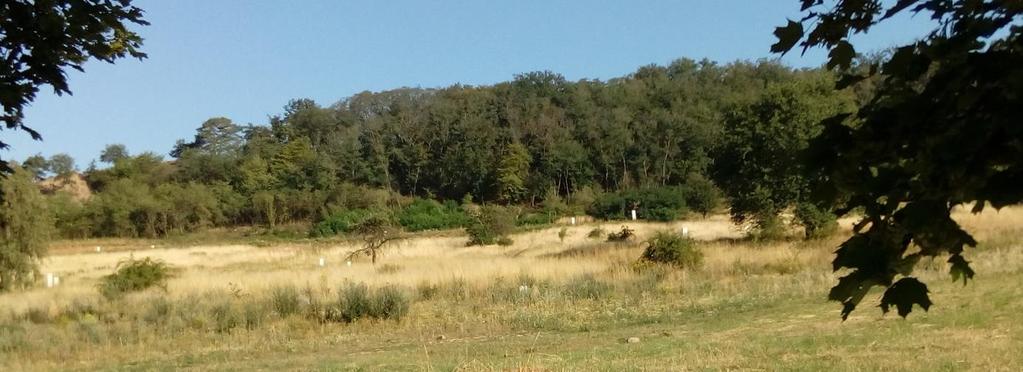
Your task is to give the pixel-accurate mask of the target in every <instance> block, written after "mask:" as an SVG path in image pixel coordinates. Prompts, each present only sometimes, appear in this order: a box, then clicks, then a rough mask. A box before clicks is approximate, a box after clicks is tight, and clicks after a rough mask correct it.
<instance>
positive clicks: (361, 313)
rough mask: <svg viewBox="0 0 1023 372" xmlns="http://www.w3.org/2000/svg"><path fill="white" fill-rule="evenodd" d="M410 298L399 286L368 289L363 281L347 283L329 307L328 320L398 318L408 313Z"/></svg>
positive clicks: (346, 321) (348, 321)
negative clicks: (331, 306) (336, 300)
mask: <svg viewBox="0 0 1023 372" xmlns="http://www.w3.org/2000/svg"><path fill="white" fill-rule="evenodd" d="M410 303H411V300H410V299H409V297H408V295H406V294H405V292H403V291H402V290H401V289H400V288H398V287H396V286H385V287H382V288H379V289H377V290H375V291H372V292H371V291H370V290H369V288H368V287H367V286H366V284H365V283H359V284H354V283H348V284H347V285H345V287H344V288H343V289H342V290H341V291H340V292H339V297H338V302H337V304H335V306H334V307H333V308H332V309H330V310H329V311H328V312H327V314H326V318H327V320H329V321H334V322H345V323H351V322H354V321H356V320H359V319H363V318H376V319H392V320H399V319H401V318H403V317H404V316H405V315H406V314H408V310H409V307H410Z"/></svg>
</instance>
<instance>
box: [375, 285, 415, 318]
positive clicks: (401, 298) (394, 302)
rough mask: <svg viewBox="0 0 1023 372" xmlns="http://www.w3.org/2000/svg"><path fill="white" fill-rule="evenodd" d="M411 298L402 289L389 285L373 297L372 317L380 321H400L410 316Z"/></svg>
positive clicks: (377, 291) (376, 292) (380, 289)
mask: <svg viewBox="0 0 1023 372" xmlns="http://www.w3.org/2000/svg"><path fill="white" fill-rule="evenodd" d="M409 303H410V301H409V298H408V295H406V294H405V292H403V291H402V290H401V289H400V288H398V287H396V286H393V285H388V286H384V287H381V288H379V289H377V290H376V291H375V293H374V296H373V308H372V311H371V312H370V316H372V317H374V318H378V319H390V320H399V319H401V318H404V317H405V315H406V314H408V309H409Z"/></svg>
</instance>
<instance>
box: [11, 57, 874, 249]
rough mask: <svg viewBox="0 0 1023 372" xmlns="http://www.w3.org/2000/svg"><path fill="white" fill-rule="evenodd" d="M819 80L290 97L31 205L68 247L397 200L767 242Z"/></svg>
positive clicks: (795, 173) (690, 65)
mask: <svg viewBox="0 0 1023 372" xmlns="http://www.w3.org/2000/svg"><path fill="white" fill-rule="evenodd" d="M834 83H835V76H834V74H833V73H831V72H828V71H826V70H823V69H793V68H790V67H787V66H784V65H782V64H780V63H777V62H773V61H766V60H764V61H758V62H745V61H740V62H734V63H729V64H726V65H719V64H717V63H714V62H711V61H707V60H704V61H693V60H689V59H679V60H676V61H674V62H672V63H670V64H668V65H666V66H659V65H648V66H643V67H641V68H639V69H637V70H636V71H635V72H634V73H631V74H629V75H627V76H624V77H620V78H614V79H610V80H608V81H599V80H588V79H583V80H579V81H575V82H572V81H568V80H566V79H565V78H564V77H563V76H561V75H559V74H556V73H553V72H548V71H545V72H531V73H525V74H521V75H517V76H515V78H514V79H513V80H511V81H507V82H501V83H498V84H494V85H486V86H468V85H460V84H456V85H452V86H449V87H444V88H438V89H423V88H401V89H394V90H389V91H384V92H378V93H371V92H363V93H359V94H356V95H354V96H351V97H348V98H345V99H342V100H340V101H338V102H336V103H334V104H333V105H329V106H323V105H320V104H318V103H316V102H314V101H312V100H308V99H297V100H293V101H291V102H289V103H288V104H287V105H286V106H285V107H284V110H283V112H282V113H280V114H277V115H273V116H271V117H270V119H269V123H268V125H253V124H247V125H242V124H238V123H235V122H233V121H232V120H230V119H228V118H222V117H218V118H211V119H209V120H207V121H205V122H204V123H202V124H201V125H200V126H199V127H198V128H197V130H196V133H195V135H194V137H193V138H190V139H182V140H179V141H178V142H177V143H176V145H175V146H174V147H173V149H171V151H169V153H168V157H164V156H162V155H160V154H156V153H149V152H147V153H141V154H137V155H131V154H130V153H129V151H128V149H127V148H126V147H125V146H124V145H120V144H113V145H108V146H107V147H106V149H105V150H104V151H103V152H102V153H101V154H100V157H99V160H100V162H101V163H103V164H102V165H97V164H96V163H92V164H90V165H89V167H88V168H87V169H86V170H85V171H84V172H83V173H82V175H83V176H84V179H85V181H86V182H87V183H88V185H89V186H90V188H91V190H92V191H93V193H94V195H93V196H92V198H90V199H88V200H75V198H72V197H71V196H70V195H62V194H60V193H58V194H56V195H52V196H51V197H49V198H48V199H49V200H50V204H51V208H50V209H51V210H52V212H53V213H54V217H55V220H56V224H57V227H58V231H59V232H60V234H61V235H63V236H65V237H69V238H71V237H92V236H121V237H132V236H146V237H155V236H163V235H166V234H169V233H174V232H184V231H192V230H197V229H202V228H207V227H214V226H228V225H241V224H265V225H269V226H274V225H276V224H280V223H288V222H297V221H303V222H317V221H321V220H323V219H326V218H328V217H330V215H332V214H337V213H340V212H343V211H345V210H347V209H353V208H366V207H374V208H376V207H381V208H384V207H400V206H401V204H408V202H407V200H409V199H408V198H409V197H419V198H425V199H435V200H442V201H443V200H455V201H463V200H471V201H473V202H475V203H495V204H502V205H517V206H522V207H525V208H527V209H529V208H542V207H543V205H544V201H545V200H546V201H549V200H552V199H566V200H568V201H573V202H574V203H573V205H574V206H575V208H574V209H572V210H571V211H568V212H566V211H565V210H559V212H560V213H583V212H585V211H587V210H589V211H591V213H592V214H597V215H598V216H599V217H603V218H615V217H620V218H624V217H625V214H624V212H623V211H622V210H624V209H629V208H634V207H635V208H639V209H640V210H642V211H648V210H649V211H650V214H651V215H657V216H664V215H665V214H667V215H668V216H669V217H668V218H673V217H677V213H675V212H677V211H679V210H684V209H685V207H686V201H689V203H688V204H691V207H695V208H693V209H695V210H696V211H699V212H703V213H707V212H710V211H711V209H712V208H715V207H717V206H718V205H720V204H721V203H720V201H719V200H720V196H719V195H720V194H721V193H722V192H723V193H724V196H725V197H726V198H727V200H728V201H729V205H730V206H731V212H732V214H733V217H734V219H735V220H736V221H737V222H741V223H747V222H748V223H752V224H753V225H754V226H755V227H759V228H761V229H768V228H775V227H776V226H777V224H778V223H777V221H778V220H777V216H778V215H779V214H780V213H781V212H782V211H784V210H786V209H787V208H790V207H792V206H795V205H797V204H799V203H801V202H802V201H804V200H806V195H805V194H806V192H807V190H808V187H809V186H808V184H807V182H806V178H805V177H803V175H802V172H801V170H800V167H799V166H798V164H799V159H798V158H797V157H798V154H799V153H800V152H801V151H802V150H803V149H804V148H805V147H806V146H807V143H808V141H809V140H810V139H811V138H813V137H814V136H816V135H817V134H818V133H819V132H820V130H821V126H820V124H819V123H820V121H821V120H822V119H824V118H826V117H829V116H832V115H834V114H837V113H840V112H848V111H850V110H854V109H855V106H856V97H857V95H856V94H855V92H853V91H851V90H848V91H836V90H834V89H833V87H834ZM21 167H22V168H24V169H25V170H26V171H27V172H28V173H30V174H32V175H33V176H34V177H36V178H42V177H45V176H48V175H54V176H56V177H57V178H58V179H60V178H67V177H69V175H70V174H72V173H74V170H75V168H76V167H75V165H74V160H73V159H71V158H70V157H69V156H67V155H64V154H58V155H55V156H53V157H51V158H50V159H44V158H42V157H41V156H34V157H30V158H29V159H26V160H25V161H24V162H23V163H22V164H21ZM637 190H647V192H645V193H643V192H640V194H643V195H657V194H658V191H657V190H667V191H665V192H666V193H668V194H670V193H672V192H673V191H672V190H674V192H676V193H679V194H683V193H688V194H693V195H695V196H690V197H686V198H685V199H686V200H680V201H678V202H672V203H669V204H664V205H667V206H666V207H660V206H659V205H660V204H658V203H659V202H657V201H653V199H650V200H652V201H650V202H649V203H648V204H651V205H643V202H642V201H643V200H645V199H643V198H642V197H635V196H633V197H631V199H630V196H629V195H636V192H637ZM665 192H661V194H665ZM630 193H632V194H630ZM403 198H404V199H403ZM601 198H603V199H601ZM615 198H617V199H615ZM658 198H659V199H658ZM666 198H667V199H670V196H664V195H660V196H658V197H657V198H654V199H657V200H665V199H666ZM355 199H360V200H359V201H354V200H355ZM598 199H599V200H598ZM608 199H610V200H611V201H610V202H608V201H607V200H608ZM402 200H406V201H405V202H402ZM615 200H618V202H617V203H618V204H619V205H620V206H621V207H620V208H618V209H616V208H615V206H614V205H613V204H615ZM601 201H603V202H604V204H603V205H601V204H598V205H596V206H594V205H593V204H594V203H595V202H601ZM608 203H611V204H612V206H611V207H610V210H608V208H609V207H608V205H607V204H608ZM635 204H638V206H637V205H635ZM653 204H657V205H653ZM661 204H663V203H661ZM657 208H660V209H659V210H658V211H654V210H653V209H657ZM664 208H667V210H665V209H664ZM673 211H675V212H673ZM668 218H665V217H661V218H659V219H668Z"/></svg>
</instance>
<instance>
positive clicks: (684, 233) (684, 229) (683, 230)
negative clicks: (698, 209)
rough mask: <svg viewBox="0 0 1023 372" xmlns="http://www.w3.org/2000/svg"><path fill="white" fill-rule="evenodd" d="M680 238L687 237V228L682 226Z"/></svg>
mask: <svg viewBox="0 0 1023 372" xmlns="http://www.w3.org/2000/svg"><path fill="white" fill-rule="evenodd" d="M682 236H689V228H688V227H685V226H682Z"/></svg>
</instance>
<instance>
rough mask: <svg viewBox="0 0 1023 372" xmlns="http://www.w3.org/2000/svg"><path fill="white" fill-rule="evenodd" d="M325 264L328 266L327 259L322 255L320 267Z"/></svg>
mask: <svg viewBox="0 0 1023 372" xmlns="http://www.w3.org/2000/svg"><path fill="white" fill-rule="evenodd" d="M324 266H327V260H326V259H325V258H323V257H320V267H324Z"/></svg>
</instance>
